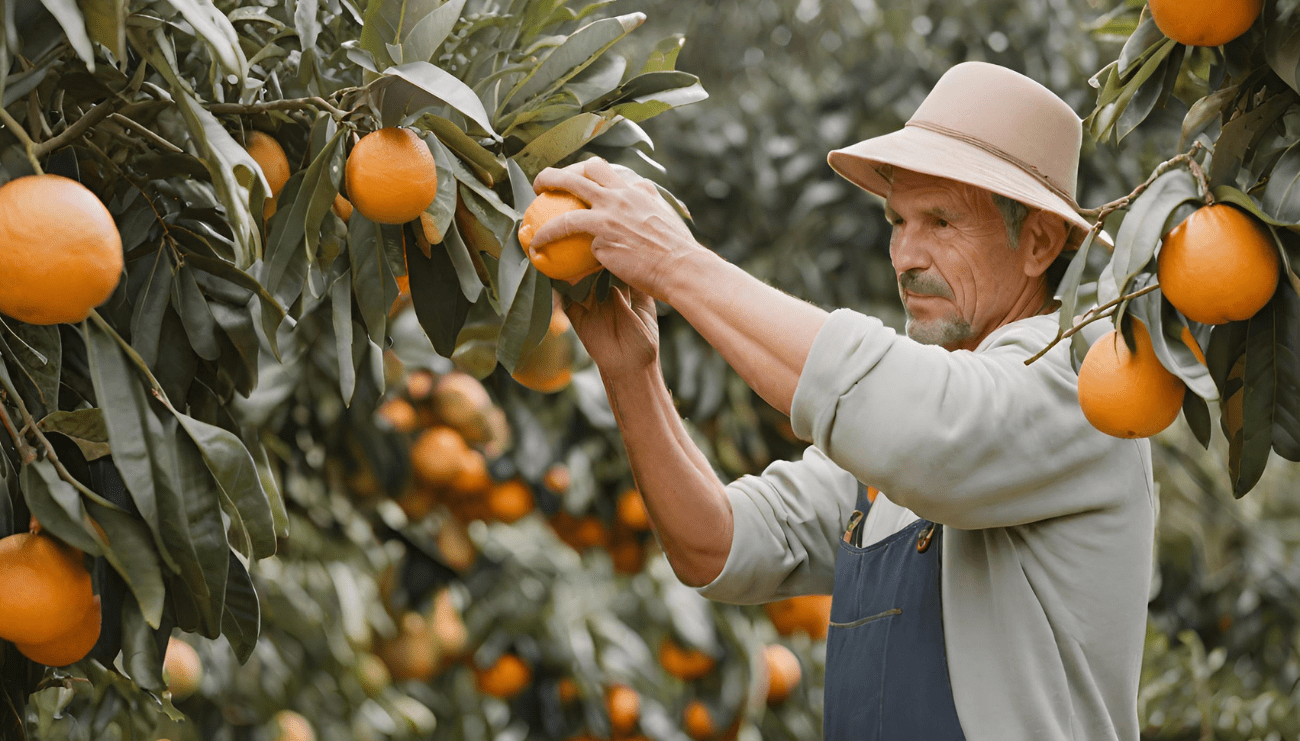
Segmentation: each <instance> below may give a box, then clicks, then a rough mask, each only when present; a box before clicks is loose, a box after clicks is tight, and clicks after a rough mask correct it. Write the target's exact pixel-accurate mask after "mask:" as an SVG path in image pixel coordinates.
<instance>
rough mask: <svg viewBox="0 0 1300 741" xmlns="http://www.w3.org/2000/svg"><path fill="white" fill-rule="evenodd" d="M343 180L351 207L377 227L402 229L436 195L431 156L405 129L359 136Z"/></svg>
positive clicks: (436, 187)
mask: <svg viewBox="0 0 1300 741" xmlns="http://www.w3.org/2000/svg"><path fill="white" fill-rule="evenodd" d="M344 176H345V177H346V178H347V189H348V196H349V197H350V198H351V199H352V205H353V207H354V208H356V210H358V211H360V212H361V215H362V216H365V217H366V218H367V219H370V220H371V221H374V222H376V223H379V224H405V223H406V222H408V221H410V220H412V219H415V218H417V217H419V215H420V214H421V213H423V212H424V209H426V208H428V207H429V204H431V203H433V199H434V198H435V197H436V196H437V195H438V167H437V165H435V164H434V162H433V155H432V154H430V153H429V147H428V145H426V144H425V143H424V142H423V141H422V140H421V139H420V137H419V135H417V134H416V133H415V132H414V131H411V130H410V129H399V128H396V127H388V128H383V129H379V130H378V131H372V132H370V133H369V134H366V135H365V136H363V137H361V141H359V142H357V144H356V146H354V147H353V148H352V153H351V154H349V155H348V162H347V165H346V167H345V169H344Z"/></svg>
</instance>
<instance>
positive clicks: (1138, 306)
mask: <svg viewBox="0 0 1300 741" xmlns="http://www.w3.org/2000/svg"><path fill="white" fill-rule="evenodd" d="M1154 279H1155V276H1153V275H1151V274H1150V273H1143V274H1141V275H1139V276H1138V277H1137V279H1136V280H1134V281H1133V285H1132V286H1131V288H1130V290H1133V291H1137V290H1141V289H1143V288H1146V287H1147V286H1148V285H1150V284H1151V283H1152V282H1154ZM1128 313H1129V314H1131V315H1132V316H1134V317H1136V318H1138V319H1141V320H1142V323H1143V324H1145V325H1146V327H1147V330H1148V332H1149V334H1150V335H1151V346H1152V349H1153V350H1154V351H1155V354H1156V357H1157V358H1159V359H1160V364H1161V365H1163V366H1164V367H1165V368H1166V369H1168V370H1169V372H1170V373H1173V374H1174V375H1176V376H1178V377H1179V378H1180V379H1182V381H1183V383H1185V384H1187V388H1188V389H1189V390H1191V392H1192V393H1194V394H1196V395H1197V396H1199V397H1201V398H1202V399H1206V400H1207V401H1214V400H1216V399H1218V398H1219V392H1218V388H1217V387H1216V386H1215V385H1214V379H1213V378H1211V377H1210V371H1209V369H1208V368H1206V366H1204V365H1202V364H1201V361H1200V360H1198V359H1197V357H1196V354H1195V353H1193V352H1192V349H1191V348H1190V347H1189V346H1188V345H1187V343H1185V342H1184V341H1183V337H1182V332H1183V328H1184V327H1186V326H1187V324H1186V323H1185V321H1184V320H1183V318H1182V316H1181V315H1180V314H1179V313H1178V312H1177V311H1176V310H1175V309H1174V307H1173V306H1172V305H1170V304H1169V302H1168V301H1166V300H1165V299H1164V297H1163V296H1162V295H1161V294H1160V292H1159V291H1155V292H1152V293H1148V294H1145V295H1143V296H1138V297H1137V298H1135V299H1132V300H1131V301H1130V302H1129V305H1128Z"/></svg>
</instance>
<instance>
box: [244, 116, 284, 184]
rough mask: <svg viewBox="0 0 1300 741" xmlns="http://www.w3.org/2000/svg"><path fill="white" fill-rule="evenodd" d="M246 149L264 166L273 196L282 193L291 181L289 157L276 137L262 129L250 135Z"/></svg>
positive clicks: (264, 172) (263, 172) (263, 169)
mask: <svg viewBox="0 0 1300 741" xmlns="http://www.w3.org/2000/svg"><path fill="white" fill-rule="evenodd" d="M245 149H247V150H248V153H249V154H251V155H252V156H253V161H255V162H257V166H258V167H261V168H262V174H263V175H265V176H266V184H267V185H269V186H271V197H272V198H275V197H276V196H278V195H280V191H281V190H283V189H284V184H285V183H287V182H289V158H288V157H286V156H284V148H283V147H281V146H280V142H278V141H276V140H275V137H273V136H271V135H270V134H267V133H263V132H261V131H254V132H253V133H251V134H249V135H248V144H247V145H245Z"/></svg>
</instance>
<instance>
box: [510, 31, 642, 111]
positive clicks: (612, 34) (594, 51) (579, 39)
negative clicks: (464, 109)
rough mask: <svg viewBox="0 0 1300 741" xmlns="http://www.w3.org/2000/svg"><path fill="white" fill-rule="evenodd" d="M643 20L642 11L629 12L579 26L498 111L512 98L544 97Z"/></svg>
mask: <svg viewBox="0 0 1300 741" xmlns="http://www.w3.org/2000/svg"><path fill="white" fill-rule="evenodd" d="M644 22H645V14H644V13H629V14H627V15H621V16H617V17H615V18H603V19H601V20H598V21H594V22H592V23H589V24H587V25H586V26H583V27H582V28H580V29H578V30H577V31H575V32H574V33H573V34H572V35H570V36H569V37H568V38H567V39H565V40H564V43H562V44H560V45H559V46H558V47H556V48H555V49H554V50H553V51H552V52H551V53H550V54H548V55H547V56H546V58H545V59H543V60H542V63H541V64H539V65H537V68H536V69H534V70H533V72H532V73H531V74H529V75H527V76H526V77H524V79H522V80H520V81H519V83H518V84H517V85H516V86H515V88H514V89H513V90H511V91H510V92H509V93H508V94H507V95H506V97H505V99H504V100H502V102H501V110H505V108H506V106H507V105H509V104H510V103H511V102H512V101H518V102H519V103H521V104H523V105H528V104H529V103H532V102H535V101H536V100H544V99H545V98H546V97H547V96H548V95H549V94H550V93H552V92H554V91H555V90H558V89H559V87H560V86H561V85H563V84H564V83H566V82H568V81H569V80H570V79H572V78H573V77H574V76H575V75H577V74H578V73H579V72H581V71H582V70H584V69H586V68H587V66H588V65H590V64H591V63H592V62H594V61H595V60H596V58H597V57H599V56H600V55H601V54H604V53H605V52H606V51H607V50H608V49H609V48H610V47H611V46H613V45H614V44H615V43H617V42H618V40H619V39H621V38H623V37H624V36H626V35H627V34H629V33H631V32H632V31H633V30H634V29H635V28H636V27H637V26H640V25H641V24H642V23H644Z"/></svg>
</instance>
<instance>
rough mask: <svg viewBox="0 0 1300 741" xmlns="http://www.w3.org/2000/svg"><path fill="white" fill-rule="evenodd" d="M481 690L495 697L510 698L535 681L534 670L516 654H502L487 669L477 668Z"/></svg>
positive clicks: (477, 679) (476, 673) (477, 678)
mask: <svg viewBox="0 0 1300 741" xmlns="http://www.w3.org/2000/svg"><path fill="white" fill-rule="evenodd" d="M474 676H475V680H476V681H477V684H478V689H479V692H482V693H483V694H485V695H492V696H493V697H500V698H502V699H509V698H511V697H514V696H515V695H517V694H519V693H520V692H522V691H523V690H524V688H525V687H527V686H528V685H529V683H530V682H532V681H533V670H532V669H530V668H529V667H528V664H525V663H524V660H523V659H521V658H519V657H518V656H515V655H514V654H502V655H501V658H499V659H497V660H496V663H495V664H493V665H492V666H489V667H487V668H486V669H479V668H477V667H476V668H475V670H474Z"/></svg>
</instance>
